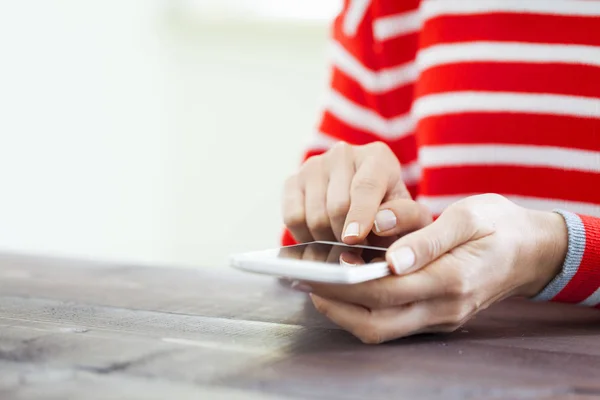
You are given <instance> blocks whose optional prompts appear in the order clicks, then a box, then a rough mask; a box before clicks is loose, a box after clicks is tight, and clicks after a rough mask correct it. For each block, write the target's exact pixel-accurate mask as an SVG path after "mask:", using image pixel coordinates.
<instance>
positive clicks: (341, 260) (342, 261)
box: [340, 254, 357, 267]
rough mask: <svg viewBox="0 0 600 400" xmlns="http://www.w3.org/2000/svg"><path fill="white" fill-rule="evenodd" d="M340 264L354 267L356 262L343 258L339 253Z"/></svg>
mask: <svg viewBox="0 0 600 400" xmlns="http://www.w3.org/2000/svg"><path fill="white" fill-rule="evenodd" d="M340 264H342V265H343V266H345V267H356V266H357V264H355V263H352V262H348V261H346V260H344V254H340Z"/></svg>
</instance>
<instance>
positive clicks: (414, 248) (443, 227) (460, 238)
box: [386, 209, 475, 275]
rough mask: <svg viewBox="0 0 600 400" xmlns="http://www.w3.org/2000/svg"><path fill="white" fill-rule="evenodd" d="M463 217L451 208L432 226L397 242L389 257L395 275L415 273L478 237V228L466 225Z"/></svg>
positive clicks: (389, 252)
mask: <svg viewBox="0 0 600 400" xmlns="http://www.w3.org/2000/svg"><path fill="white" fill-rule="evenodd" d="M462 215H463V213H460V212H454V210H452V209H448V210H447V211H446V212H444V213H442V215H440V217H439V218H438V219H437V220H436V221H435V222H433V223H432V224H430V225H428V226H426V227H424V228H422V229H419V230H418V231H415V232H413V233H410V234H408V235H406V236H404V237H402V238H400V239H398V240H397V241H396V242H395V243H394V244H393V245H392V246H391V247H390V248H389V249H388V251H387V254H386V259H387V261H388V264H389V265H391V266H392V272H393V273H395V274H396V275H406V274H408V273H411V272H414V271H416V270H418V269H420V268H423V267H424V266H426V265H427V264H429V263H431V262H432V261H434V260H436V259H438V258H439V257H441V256H443V255H444V254H446V253H447V252H449V251H451V250H452V249H454V248H455V247H458V246H460V245H462V244H464V243H466V242H468V241H469V240H470V239H471V238H472V237H473V235H474V234H475V227H474V226H473V225H472V224H469V223H466V221H465V219H464V218H463V217H462ZM467 221H468V220H467Z"/></svg>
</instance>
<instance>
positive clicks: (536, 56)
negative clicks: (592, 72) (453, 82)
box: [417, 42, 600, 72]
mask: <svg viewBox="0 0 600 400" xmlns="http://www.w3.org/2000/svg"><path fill="white" fill-rule="evenodd" d="M480 61H493V62H527V63H563V64H587V65H594V66H600V47H598V46H579V45H561V44H534V43H510V42H508V43H507V42H469V43H453V44H442V45H436V46H432V47H429V48H426V49H423V50H420V51H419V53H418V55H417V67H418V69H419V71H420V72H421V71H425V70H426V69H428V68H431V67H435V66H438V65H443V64H453V63H461V62H480Z"/></svg>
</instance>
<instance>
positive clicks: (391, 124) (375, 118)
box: [326, 90, 415, 139]
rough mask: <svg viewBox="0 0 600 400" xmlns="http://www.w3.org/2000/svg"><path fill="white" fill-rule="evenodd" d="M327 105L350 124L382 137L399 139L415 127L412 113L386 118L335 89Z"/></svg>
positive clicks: (338, 116) (332, 111) (330, 93)
mask: <svg viewBox="0 0 600 400" xmlns="http://www.w3.org/2000/svg"><path fill="white" fill-rule="evenodd" d="M326 107H327V109H328V110H329V112H331V113H332V114H333V115H335V116H336V117H337V118H339V119H341V120H342V121H344V122H345V123H347V124H348V125H351V126H353V127H355V128H357V129H364V130H367V131H369V132H371V133H374V134H376V135H377V136H380V137H381V138H382V139H398V138H401V137H403V136H406V135H408V134H410V133H411V132H413V131H414V129H415V123H414V120H413V118H412V117H411V116H410V115H401V116H398V117H394V118H389V119H386V118H383V117H382V116H381V115H379V114H377V113H376V112H374V111H373V110H371V109H368V108H365V107H362V106H359V105H358V104H356V103H354V102H352V101H350V100H348V99H347V98H345V97H344V96H342V95H341V94H339V93H338V92H336V91H335V90H331V91H330V92H329V96H328V98H327V104H326Z"/></svg>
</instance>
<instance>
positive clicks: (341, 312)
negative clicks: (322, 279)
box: [311, 294, 429, 344]
mask: <svg viewBox="0 0 600 400" xmlns="http://www.w3.org/2000/svg"><path fill="white" fill-rule="evenodd" d="M311 299H312V302H313V304H314V306H315V308H316V309H317V311H319V312H320V313H321V314H323V315H325V316H326V317H327V318H329V319H330V320H331V321H332V322H333V323H335V324H336V325H338V326H340V327H342V328H343V329H345V330H347V331H348V332H350V333H352V334H353V335H354V336H356V337H358V338H359V339H360V340H361V341H362V342H363V343H367V344H378V343H383V342H386V341H388V340H392V339H396V338H399V337H402V336H407V335H410V334H412V333H413V332H418V331H420V330H422V329H423V328H424V327H426V326H427V324H428V319H427V317H428V314H429V308H428V307H427V306H425V305H424V303H417V304H412V305H409V306H404V307H396V308H387V309H381V310H369V309H366V308H364V307H361V306H357V305H354V304H348V303H344V302H341V301H337V300H331V299H326V298H324V297H320V296H318V295H315V294H311Z"/></svg>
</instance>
